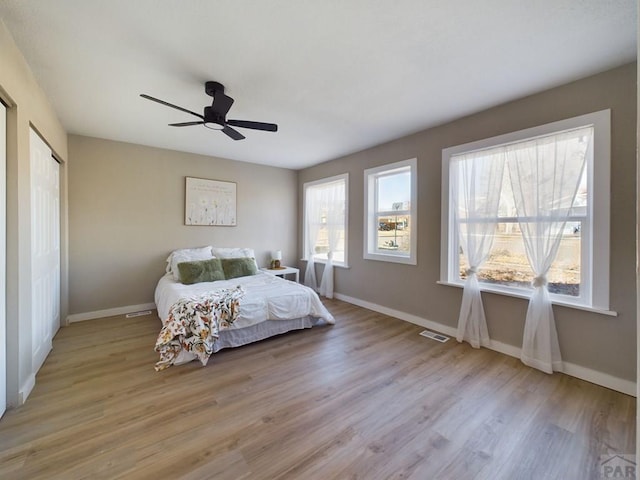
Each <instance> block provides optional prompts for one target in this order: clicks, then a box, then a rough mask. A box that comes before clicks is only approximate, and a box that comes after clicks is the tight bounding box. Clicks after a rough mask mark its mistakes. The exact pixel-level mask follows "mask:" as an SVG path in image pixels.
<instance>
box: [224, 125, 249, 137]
mask: <svg viewBox="0 0 640 480" xmlns="http://www.w3.org/2000/svg"><path fill="white" fill-rule="evenodd" d="M222 133H225V134H227V135H229V136H230V137H231V138H233V139H234V140H243V139H244V138H245V136H244V135H242V134H241V133H240V132H239V131H237V130H234V129H233V128H231V127H227V126H225V127H224V128H223V129H222Z"/></svg>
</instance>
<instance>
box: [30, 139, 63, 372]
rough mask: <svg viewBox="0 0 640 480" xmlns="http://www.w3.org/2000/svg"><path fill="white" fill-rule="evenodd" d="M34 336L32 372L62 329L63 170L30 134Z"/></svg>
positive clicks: (45, 355) (32, 313)
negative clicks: (61, 182) (61, 177)
mask: <svg viewBox="0 0 640 480" xmlns="http://www.w3.org/2000/svg"><path fill="white" fill-rule="evenodd" d="M30 158H31V285H32V287H31V288H32V302H31V308H32V312H31V318H32V323H31V334H32V348H33V351H32V354H33V369H34V370H33V372H34V373H35V372H37V371H38V370H39V369H40V367H41V366H42V363H43V362H44V360H45V358H47V355H48V354H49V351H51V341H52V339H53V336H54V335H55V334H56V332H57V331H58V328H59V327H60V177H59V175H60V168H59V164H58V162H57V161H56V160H55V159H54V158H53V156H52V154H51V149H50V148H49V146H48V145H47V144H46V143H45V142H44V141H43V140H42V138H40V136H39V135H38V134H37V133H36V132H35V131H33V130H31V139H30Z"/></svg>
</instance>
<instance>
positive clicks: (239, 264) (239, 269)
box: [220, 257, 258, 280]
mask: <svg viewBox="0 0 640 480" xmlns="http://www.w3.org/2000/svg"><path fill="white" fill-rule="evenodd" d="M220 263H222V269H223V270H224V277H225V278H226V279H227V280H230V279H232V278H237V277H246V276H248V275H255V274H256V273H258V267H256V260H255V259H254V258H249V257H243V258H223V259H221V260H220Z"/></svg>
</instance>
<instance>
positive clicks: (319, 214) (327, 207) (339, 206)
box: [303, 173, 349, 266]
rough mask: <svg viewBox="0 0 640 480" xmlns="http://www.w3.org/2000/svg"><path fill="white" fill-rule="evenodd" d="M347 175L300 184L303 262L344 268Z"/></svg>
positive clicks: (345, 261)
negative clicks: (302, 186) (302, 202)
mask: <svg viewBox="0 0 640 480" xmlns="http://www.w3.org/2000/svg"><path fill="white" fill-rule="evenodd" d="M348 184H349V174H346V173H345V174H343V175H337V176H335V177H331V178H325V179H322V180H317V181H314V182H308V183H305V184H304V230H303V235H304V260H309V257H310V256H313V261H314V262H325V261H326V260H327V256H328V255H331V258H332V261H333V264H334V265H340V266H347V210H348V209H347V205H348V204H347V202H348V197H349V195H348V192H349V190H348Z"/></svg>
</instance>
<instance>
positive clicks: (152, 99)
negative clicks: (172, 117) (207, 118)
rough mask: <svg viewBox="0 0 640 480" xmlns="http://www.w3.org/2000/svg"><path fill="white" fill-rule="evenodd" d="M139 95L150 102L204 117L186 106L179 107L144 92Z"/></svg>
mask: <svg viewBox="0 0 640 480" xmlns="http://www.w3.org/2000/svg"><path fill="white" fill-rule="evenodd" d="M140 96H141V97H142V98H146V99H147V100H151V101H152V102H156V103H159V104H160V105H165V106H167V107H171V108H175V109H176V110H180V111H181V112H185V113H190V114H191V115H195V116H196V117H198V118H201V119H203V120H204V117H203V116H202V115H200V114H199V113H196V112H192V111H191V110H187V109H186V108H182V107H179V106H178V105H174V104H173V103H169V102H165V101H164V100H160V99H159V98H155V97H152V96H150V95H146V94H144V93H141V94H140Z"/></svg>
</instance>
